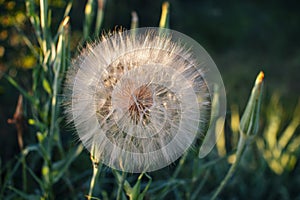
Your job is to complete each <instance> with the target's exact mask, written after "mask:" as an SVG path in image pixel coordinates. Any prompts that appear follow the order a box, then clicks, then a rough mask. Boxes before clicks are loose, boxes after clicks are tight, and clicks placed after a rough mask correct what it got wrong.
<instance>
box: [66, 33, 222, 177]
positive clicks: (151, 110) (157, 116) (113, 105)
mask: <svg viewBox="0 0 300 200" xmlns="http://www.w3.org/2000/svg"><path fill="white" fill-rule="evenodd" d="M211 68H213V70H211ZM215 69H217V68H216V66H215V64H214V63H213V61H212V60H211V59H210V57H209V55H208V54H207V53H206V51H205V50H204V49H203V48H202V47H201V46H200V45H199V44H197V43H196V42H195V41H193V40H192V39H190V38H188V37H187V36H185V35H183V34H181V33H178V32H175V31H171V30H167V29H156V28H143V29H135V30H131V31H123V32H115V33H114V34H113V35H111V36H110V37H103V39H102V40H101V41H100V42H98V43H95V44H94V45H89V46H88V47H87V48H86V49H85V50H83V52H82V54H81V55H80V56H79V57H78V58H76V59H75V60H74V62H73V64H72V66H71V67H70V69H69V71H68V76H67V82H66V90H65V91H66V92H65V96H66V97H67V102H68V104H67V106H66V107H67V109H66V111H67V114H68V116H69V118H70V120H71V121H73V122H74V125H75V127H76V131H77V134H78V136H79V138H80V140H81V141H82V143H83V144H84V145H85V147H86V148H87V149H88V150H90V151H91V150H92V149H93V152H92V153H93V156H94V157H96V158H97V159H98V160H100V161H101V162H103V163H104V164H106V165H108V166H110V167H112V168H115V169H118V170H122V171H127V172H146V171H153V170H157V169H160V168H162V167H165V166H167V165H169V164H170V163H172V162H174V161H175V160H176V159H178V158H179V157H180V156H181V155H182V154H183V153H184V152H185V151H186V150H187V149H188V148H190V147H191V146H192V145H193V143H194V142H195V140H196V139H197V138H199V137H204V136H205V134H206V131H207V127H210V124H212V122H213V121H214V119H213V118H212V115H211V114H212V113H213V112H212V100H213V96H212V93H213V91H212V85H211V83H210V81H209V80H208V79H207V77H209V76H207V75H209V74H212V72H213V73H215V72H216V71H215ZM217 73H218V71H217ZM217 75H218V76H219V74H217ZM217 78H219V77H217ZM214 79H215V78H214ZM216 83H218V82H216ZM221 84H222V82H221ZM221 86H222V85H221ZM217 116H219V115H217ZM206 143H207V142H206ZM208 144H210V143H208ZM206 146H207V145H206ZM207 149H208V148H206V150H205V151H208V150H207Z"/></svg>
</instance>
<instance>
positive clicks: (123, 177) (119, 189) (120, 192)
mask: <svg viewBox="0 0 300 200" xmlns="http://www.w3.org/2000/svg"><path fill="white" fill-rule="evenodd" d="M126 176H127V173H126V172H123V173H122V178H121V181H120V182H119V186H118V192H117V200H121V199H122V190H123V185H124V182H125V179H126Z"/></svg>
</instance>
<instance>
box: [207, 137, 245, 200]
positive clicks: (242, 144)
mask: <svg viewBox="0 0 300 200" xmlns="http://www.w3.org/2000/svg"><path fill="white" fill-rule="evenodd" d="M247 141H248V137H247V136H246V135H244V134H243V133H241V134H240V139H239V144H238V147H237V151H236V160H235V162H234V163H233V164H232V165H231V167H230V169H229V171H228V172H227V174H226V176H225V178H224V179H223V180H222V182H221V184H220V185H219V187H218V188H217V190H216V192H215V193H214V195H213V197H212V198H211V199H212V200H215V199H216V198H217V197H218V195H219V194H220V193H221V192H222V190H223V189H224V187H225V186H226V184H227V183H228V181H229V180H230V178H231V177H232V176H233V174H234V172H235V171H236V169H237V166H238V164H239V162H240V161H241V158H242V155H243V153H244V150H245V147H246V144H247Z"/></svg>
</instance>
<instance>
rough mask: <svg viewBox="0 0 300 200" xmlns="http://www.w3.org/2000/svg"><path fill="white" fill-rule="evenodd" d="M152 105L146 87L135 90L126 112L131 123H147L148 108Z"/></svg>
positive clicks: (148, 90) (149, 92)
mask: <svg viewBox="0 0 300 200" xmlns="http://www.w3.org/2000/svg"><path fill="white" fill-rule="evenodd" d="M152 105H153V97H152V91H151V89H150V88H149V87H148V86H147V85H142V86H141V87H139V88H138V89H136V90H135V91H134V92H133V93H132V95H131V97H130V103H129V108H128V111H129V113H130V117H131V119H132V121H133V122H134V123H136V124H138V123H143V124H144V125H146V124H148V123H149V114H150V107H151V106H152Z"/></svg>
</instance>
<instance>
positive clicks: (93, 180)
mask: <svg viewBox="0 0 300 200" xmlns="http://www.w3.org/2000/svg"><path fill="white" fill-rule="evenodd" d="M99 168H101V167H99V164H98V163H95V162H93V176H92V178H91V182H90V189H89V194H88V196H87V199H88V200H91V199H92V197H93V190H94V187H95V183H96V180H97V178H98V176H99V172H100V170H99Z"/></svg>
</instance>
